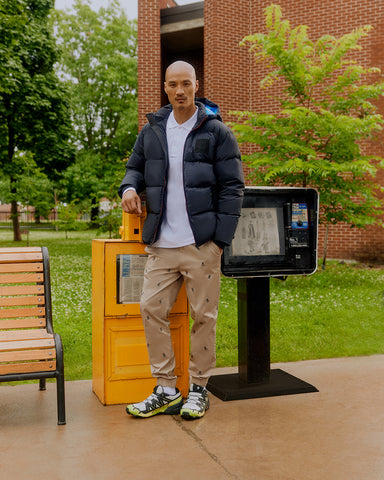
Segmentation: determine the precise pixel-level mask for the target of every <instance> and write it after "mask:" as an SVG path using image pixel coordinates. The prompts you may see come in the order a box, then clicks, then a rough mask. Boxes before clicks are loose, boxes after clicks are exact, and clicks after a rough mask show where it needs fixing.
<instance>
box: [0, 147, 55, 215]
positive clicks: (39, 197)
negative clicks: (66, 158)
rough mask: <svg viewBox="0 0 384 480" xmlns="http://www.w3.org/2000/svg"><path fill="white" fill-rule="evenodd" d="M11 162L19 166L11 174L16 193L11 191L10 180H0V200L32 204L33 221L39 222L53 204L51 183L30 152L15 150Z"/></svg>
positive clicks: (47, 213) (24, 204)
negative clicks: (16, 170) (14, 172)
mask: <svg viewBox="0 0 384 480" xmlns="http://www.w3.org/2000/svg"><path fill="white" fill-rule="evenodd" d="M13 162H14V163H15V164H16V163H17V165H18V166H19V173H16V174H15V175H14V176H13V188H14V189H15V190H16V192H17V193H16V194H13V193H11V180H10V179H9V178H5V179H4V180H3V181H1V182H0V200H1V201H2V202H5V203H12V201H16V202H17V203H20V204H21V205H23V206H29V205H30V206H33V207H34V208H35V221H36V223H40V219H41V217H44V218H46V219H47V218H48V216H49V214H50V213H51V211H52V209H53V208H54V206H55V198H54V188H53V184H52V182H51V181H50V180H49V178H48V177H47V175H46V174H45V173H43V172H42V171H41V170H40V169H39V168H38V166H37V165H36V163H35V161H34V156H33V154H32V153H30V152H21V153H19V152H17V153H15V155H14V159H13Z"/></svg>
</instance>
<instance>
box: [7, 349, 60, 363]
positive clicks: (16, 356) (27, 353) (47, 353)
mask: <svg viewBox="0 0 384 480" xmlns="http://www.w3.org/2000/svg"><path fill="white" fill-rule="evenodd" d="M54 358H56V350H55V349H54V348H50V349H44V350H17V351H13V352H0V363H4V362H25V361H27V360H50V359H54Z"/></svg>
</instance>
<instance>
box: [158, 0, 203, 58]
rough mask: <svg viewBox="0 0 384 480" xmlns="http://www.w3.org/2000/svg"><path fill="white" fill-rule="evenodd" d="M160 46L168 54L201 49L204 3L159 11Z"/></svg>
mask: <svg viewBox="0 0 384 480" xmlns="http://www.w3.org/2000/svg"><path fill="white" fill-rule="evenodd" d="M160 22H161V23H160V35H161V43H162V46H163V47H164V48H165V49H166V50H167V51H168V52H170V53H174V54H177V53H181V52H187V51H190V50H196V49H198V48H203V45H204V2H197V3H192V4H189V5H182V6H177V7H171V8H164V9H162V10H160Z"/></svg>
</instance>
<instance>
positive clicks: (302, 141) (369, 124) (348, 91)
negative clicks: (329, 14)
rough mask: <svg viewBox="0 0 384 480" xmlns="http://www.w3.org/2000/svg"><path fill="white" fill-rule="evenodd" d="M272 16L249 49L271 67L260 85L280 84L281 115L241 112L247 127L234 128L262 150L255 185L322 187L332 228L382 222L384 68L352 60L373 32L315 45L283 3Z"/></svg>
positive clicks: (255, 160) (250, 159)
mask: <svg viewBox="0 0 384 480" xmlns="http://www.w3.org/2000/svg"><path fill="white" fill-rule="evenodd" d="M265 18H266V29H267V33H256V34H254V35H249V36H247V37H245V38H244V39H243V41H242V42H241V45H248V46H249V47H250V51H251V52H253V53H254V55H255V59H256V61H257V62H265V63H266V64H267V65H268V67H269V72H268V74H267V75H266V76H265V77H264V78H263V79H262V81H261V84H260V85H261V87H262V88H264V89H266V88H268V87H270V86H271V85H273V84H278V85H279V86H280V89H279V94H280V96H279V98H278V99H277V101H278V102H279V104H280V111H279V112H278V113H277V114H268V113H258V112H235V113H236V115H237V116H238V118H239V120H240V121H241V123H238V124H234V125H233V129H234V131H235V133H236V135H237V137H238V140H239V142H240V143H249V144H254V145H255V148H254V151H253V153H251V154H250V155H246V156H245V161H246V162H247V163H248V164H249V165H250V166H251V167H252V169H253V180H254V182H255V183H257V184H270V185H271V184H272V185H273V184H285V185H302V186H312V187H315V188H317V189H318V191H319V193H320V204H321V218H322V221H323V222H325V223H326V224H327V226H328V225H329V224H336V223H338V222H347V223H349V224H351V225H352V226H356V227H364V226H366V225H368V224H372V223H378V222H381V220H380V218H379V217H378V215H379V214H380V213H382V212H381V205H380V200H379V197H378V192H379V191H380V190H382V189H381V188H380V187H379V185H378V184H377V183H376V182H375V175H376V173H377V170H378V169H379V168H383V166H384V162H383V159H382V158H379V157H376V156H374V155H369V154H368V153H367V152H368V151H369V142H370V141H371V140H373V139H374V138H375V137H376V136H377V135H378V132H380V131H381V129H382V125H383V118H382V116H381V115H379V114H378V113H376V108H375V105H374V104H373V103H372V100H374V99H377V98H378V97H379V96H381V95H383V92H384V83H383V82H382V81H381V79H380V77H379V73H380V71H379V70H378V69H377V68H365V67H363V66H361V65H358V64H357V63H356V62H355V61H354V60H353V55H352V54H353V52H354V51H356V50H360V49H361V46H360V44H359V42H360V40H361V39H362V38H364V37H365V36H367V35H368V32H369V31H370V30H371V27H370V26H364V27H361V28H356V29H355V30H354V31H352V32H351V33H349V34H346V35H344V36H342V37H341V38H339V39H337V38H334V37H332V36H330V35H325V36H323V37H321V38H319V39H318V40H317V41H315V42H314V41H312V40H310V39H309V37H308V27H307V26H305V25H300V26H298V27H296V28H291V26H290V23H289V21H287V20H283V19H282V12H281V9H280V7H279V6H278V5H274V4H272V5H270V6H269V7H267V8H266V15H265ZM366 82H368V83H366Z"/></svg>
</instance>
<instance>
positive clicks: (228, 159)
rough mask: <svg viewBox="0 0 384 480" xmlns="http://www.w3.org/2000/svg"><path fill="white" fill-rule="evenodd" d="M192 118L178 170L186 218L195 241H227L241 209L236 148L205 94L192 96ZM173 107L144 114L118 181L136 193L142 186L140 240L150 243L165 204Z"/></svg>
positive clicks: (156, 233) (241, 184)
mask: <svg viewBox="0 0 384 480" xmlns="http://www.w3.org/2000/svg"><path fill="white" fill-rule="evenodd" d="M196 106H197V107H198V115H197V121H196V124H195V126H194V128H193V129H192V130H191V132H190V133H189V135H188V137H187V139H186V141H185V145H184V159H183V164H184V167H183V174H184V191H185V199H186V206H187V212H188V218H189V222H190V225H191V229H192V232H193V235H194V237H195V242H196V245H197V246H200V245H202V244H203V243H205V242H207V241H209V240H213V241H214V242H216V243H217V244H218V245H220V246H224V245H229V244H230V243H231V241H232V239H233V236H234V234H235V230H236V226H237V222H238V217H239V215H240V211H241V205H242V198H243V190H244V177H243V169H242V163H241V157H240V151H239V147H238V145H237V142H236V139H235V137H234V135H233V133H232V132H231V130H230V129H229V128H228V127H227V126H226V125H224V123H223V122H222V120H221V117H220V113H219V108H218V107H217V105H215V104H214V103H212V102H210V101H209V100H207V99H204V98H197V99H196ZM171 111H172V106H171V105H167V106H165V107H163V108H161V109H160V110H159V111H158V112H157V113H155V114H149V115H147V118H148V121H149V123H147V124H146V125H145V126H144V127H143V128H142V130H141V132H140V134H139V136H138V137H137V140H136V143H135V146H134V149H133V152H132V155H131V157H130V158H129V161H128V163H127V170H126V174H125V177H124V179H123V181H122V183H121V185H120V188H119V194H120V196H122V194H123V192H124V190H125V189H126V188H127V187H134V188H135V189H136V192H137V193H140V192H142V191H143V190H145V191H146V202H147V203H146V208H147V218H146V220H145V223H144V229H143V242H144V243H147V244H153V243H154V242H155V241H156V240H157V238H158V236H159V231H160V226H161V222H162V218H163V214H164V210H165V209H166V205H165V201H166V189H167V177H168V174H167V172H168V151H167V139H166V124H167V120H168V117H169V115H170V113H171Z"/></svg>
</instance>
